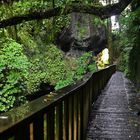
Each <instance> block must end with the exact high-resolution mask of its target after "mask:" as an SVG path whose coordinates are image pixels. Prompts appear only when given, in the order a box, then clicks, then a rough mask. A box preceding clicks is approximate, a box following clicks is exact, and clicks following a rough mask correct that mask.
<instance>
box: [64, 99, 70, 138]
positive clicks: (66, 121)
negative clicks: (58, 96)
mask: <svg viewBox="0 0 140 140" xmlns="http://www.w3.org/2000/svg"><path fill="white" fill-rule="evenodd" d="M68 109H69V103H68V99H67V98H66V99H65V100H64V134H63V139H64V140H68V137H69V110H68Z"/></svg>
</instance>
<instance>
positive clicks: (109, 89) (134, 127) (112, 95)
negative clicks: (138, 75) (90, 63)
mask: <svg viewBox="0 0 140 140" xmlns="http://www.w3.org/2000/svg"><path fill="white" fill-rule="evenodd" d="M137 96H138V97H137ZM138 111H140V95H138V94H137V93H136V91H135V87H134V85H133V84H132V82H131V81H130V80H128V79H126V78H125V77H124V75H123V74H122V73H121V72H116V73H115V74H114V75H113V76H112V77H111V79H110V81H109V82H108V84H107V86H106V87H105V89H104V90H103V91H102V94H101V95H100V96H99V98H98V100H97V101H96V103H95V104H94V105H93V109H92V112H91V115H90V119H89V120H90V121H89V126H88V129H87V138H86V140H140V116H138V113H137V112H138Z"/></svg>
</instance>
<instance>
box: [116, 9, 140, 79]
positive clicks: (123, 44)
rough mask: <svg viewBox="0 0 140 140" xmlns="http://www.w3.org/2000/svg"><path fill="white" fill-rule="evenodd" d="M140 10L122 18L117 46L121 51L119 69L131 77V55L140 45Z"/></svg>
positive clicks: (129, 12) (125, 14) (128, 13)
mask: <svg viewBox="0 0 140 140" xmlns="http://www.w3.org/2000/svg"><path fill="white" fill-rule="evenodd" d="M139 13H140V8H138V9H137V10H135V11H133V12H131V11H127V12H126V13H124V16H123V17H121V20H120V22H121V27H122V28H121V33H120V34H119V37H118V39H119V41H118V44H119V45H118V44H117V46H118V47H119V49H120V52H121V53H120V54H121V55H120V58H119V61H120V63H119V66H118V68H119V69H120V70H121V71H124V73H125V74H126V75H127V76H129V77H131V75H132V74H131V75H130V73H131V69H132V68H130V61H129V60H130V53H131V51H132V49H133V47H135V46H137V45H138V44H139V36H138V34H139V31H140V25H139V24H138V21H140V17H139Z"/></svg>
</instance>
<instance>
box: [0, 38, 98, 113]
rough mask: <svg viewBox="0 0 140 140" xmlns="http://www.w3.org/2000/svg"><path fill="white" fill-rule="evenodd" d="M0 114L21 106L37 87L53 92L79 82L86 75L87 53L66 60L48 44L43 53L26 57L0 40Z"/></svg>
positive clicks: (91, 67) (9, 42) (18, 48)
mask: <svg viewBox="0 0 140 140" xmlns="http://www.w3.org/2000/svg"><path fill="white" fill-rule="evenodd" d="M0 48H1V50H0V62H1V63H0V78H1V83H0V89H1V91H0V95H1V98H0V110H1V111H6V110H8V109H9V108H11V107H13V106H14V105H16V104H18V105H19V104H20V103H23V102H25V101H26V100H25V98H24V97H25V96H26V95H27V94H32V93H34V92H36V91H38V90H40V84H41V83H49V84H50V85H53V86H54V87H55V89H56V90H58V89H60V88H62V87H65V86H67V85H69V84H71V83H74V82H75V81H77V80H79V79H81V78H82V77H83V75H84V74H85V73H87V72H88V71H95V69H96V67H95V63H92V64H89V58H91V57H92V55H91V53H90V52H89V53H85V54H83V55H82V56H81V57H80V58H78V59H76V58H73V59H72V58H66V57H65V55H64V53H63V52H62V51H61V50H59V49H58V48H57V47H56V46H55V45H53V44H48V45H46V46H45V48H44V52H40V53H39V54H34V55H33V56H32V57H31V56H30V57H29V56H27V55H26V53H25V52H24V50H23V45H21V44H19V43H17V42H16V41H15V40H13V39H10V38H2V39H1V40H0Z"/></svg>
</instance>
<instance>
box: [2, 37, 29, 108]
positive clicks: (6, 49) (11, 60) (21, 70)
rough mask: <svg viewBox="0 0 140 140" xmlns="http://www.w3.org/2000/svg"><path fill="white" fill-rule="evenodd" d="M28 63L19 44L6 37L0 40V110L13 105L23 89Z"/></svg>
mask: <svg viewBox="0 0 140 140" xmlns="http://www.w3.org/2000/svg"><path fill="white" fill-rule="evenodd" d="M29 65H30V63H29V61H28V59H27V57H26V56H25V55H24V54H23V49H22V46H21V45H20V44H18V43H16V42H15V41H14V40H12V39H8V38H2V39H1V40H0V79H1V80H0V111H6V110H8V109H9V108H11V107H13V105H14V103H15V100H16V99H17V95H18V93H20V92H21V91H24V88H25V86H26V83H25V79H27V77H28V67H29ZM21 95H22V94H21Z"/></svg>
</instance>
